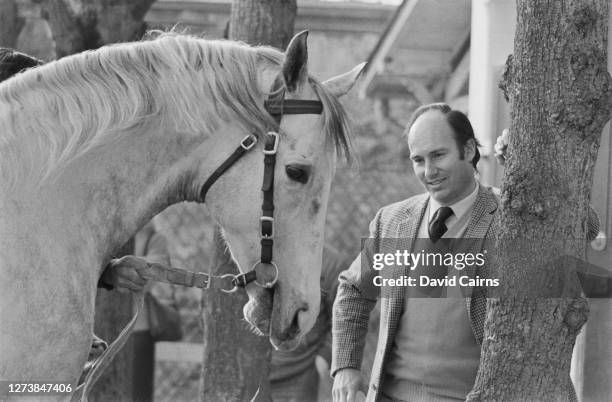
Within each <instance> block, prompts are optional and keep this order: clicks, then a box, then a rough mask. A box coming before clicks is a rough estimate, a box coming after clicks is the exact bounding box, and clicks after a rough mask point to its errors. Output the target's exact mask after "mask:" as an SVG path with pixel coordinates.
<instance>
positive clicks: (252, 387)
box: [201, 0, 297, 401]
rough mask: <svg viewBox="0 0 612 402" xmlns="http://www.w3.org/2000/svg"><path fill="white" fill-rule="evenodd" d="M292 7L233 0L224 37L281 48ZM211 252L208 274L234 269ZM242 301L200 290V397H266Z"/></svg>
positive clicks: (262, 356)
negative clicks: (202, 347) (212, 255)
mask: <svg viewBox="0 0 612 402" xmlns="http://www.w3.org/2000/svg"><path fill="white" fill-rule="evenodd" d="M296 10H297V6H296V2H295V0H234V1H233V3H232V11H231V17H230V22H229V31H228V33H229V39H233V40H241V41H243V42H246V43H248V44H251V45H271V46H275V47H277V48H280V49H285V48H286V46H287V45H288V44H289V41H290V40H291V37H292V36H293V23H294V20H295V15H296ZM218 235H219V234H218V233H216V236H218ZM216 253H217V256H216V258H215V259H216V261H217V262H216V263H214V264H213V271H214V274H216V275H222V274H225V273H236V272H237V270H238V269H237V267H236V266H235V265H234V263H233V262H232V261H231V258H230V256H229V254H228V253H227V251H226V250H225V249H224V248H221V249H218V250H216ZM245 268H248V267H245ZM247 301H248V298H247V296H246V294H245V293H244V292H243V291H238V292H236V293H234V294H231V295H228V294H225V293H222V292H220V291H218V290H208V291H205V292H204V293H203V296H202V322H203V324H204V360H203V365H202V367H203V369H202V377H201V389H202V394H201V397H202V400H203V401H213V400H218V401H222V400H250V399H252V398H254V396H255V395H257V397H256V398H254V399H255V400H257V401H270V400H271V395H270V381H269V376H270V359H271V353H272V348H271V345H270V342H269V341H268V339H267V337H258V336H256V335H254V334H253V332H251V330H250V329H249V328H248V326H247V324H246V323H245V322H244V319H243V318H242V317H243V313H242V307H243V306H244V304H246V302H247Z"/></svg>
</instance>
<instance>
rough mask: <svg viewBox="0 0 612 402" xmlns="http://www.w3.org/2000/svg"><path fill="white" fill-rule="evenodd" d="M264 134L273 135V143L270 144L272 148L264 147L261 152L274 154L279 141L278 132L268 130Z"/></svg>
mask: <svg viewBox="0 0 612 402" xmlns="http://www.w3.org/2000/svg"><path fill="white" fill-rule="evenodd" d="M266 135H268V136H271V137H274V145H273V146H272V149H266V148H265V147H264V150H263V153H264V155H276V151H278V143H279V142H280V141H279V136H278V133H276V132H274V131H268V134H266Z"/></svg>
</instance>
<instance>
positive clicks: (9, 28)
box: [0, 0, 24, 48]
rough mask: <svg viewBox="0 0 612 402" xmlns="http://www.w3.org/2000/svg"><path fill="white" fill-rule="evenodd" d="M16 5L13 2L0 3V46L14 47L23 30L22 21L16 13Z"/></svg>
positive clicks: (10, 0)
mask: <svg viewBox="0 0 612 402" xmlns="http://www.w3.org/2000/svg"><path fill="white" fill-rule="evenodd" d="M17 11H18V10H17V3H15V1H14V0H3V1H1V2H0V46H2V47H11V48H14V47H15V43H16V42H17V37H18V36H19V32H20V31H21V28H23V23H24V21H23V19H22V18H20V17H19V14H18V13H17Z"/></svg>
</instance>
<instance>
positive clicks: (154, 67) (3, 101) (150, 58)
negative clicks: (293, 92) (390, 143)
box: [0, 33, 350, 187]
mask: <svg viewBox="0 0 612 402" xmlns="http://www.w3.org/2000/svg"><path fill="white" fill-rule="evenodd" d="M282 60H283V54H282V53H281V52H279V51H277V50H275V49H272V48H269V47H249V46H247V45H244V44H240V43H237V42H232V41H211V40H204V39H201V38H196V37H192V36H187V35H179V34H174V33H165V34H161V35H159V36H158V37H157V38H155V39H154V40H148V41H142V42H135V43H125V44H116V45H111V46H105V47H102V48H100V49H98V50H95V51H88V52H84V53H80V54H76V55H73V56H69V57H65V58H62V59H60V60H58V61H56V62H52V63H49V64H47V65H44V66H42V67H38V68H35V69H32V70H29V71H27V72H25V73H22V74H19V75H17V76H15V77H14V78H11V79H9V80H7V81H5V82H3V83H2V84H0V154H2V158H0V172H1V177H2V180H0V183H3V184H8V185H9V187H12V186H14V185H15V184H16V183H17V182H20V184H23V181H24V180H26V181H30V182H32V183H33V184H40V183H41V182H43V181H44V180H46V179H48V178H49V177H53V176H57V175H58V174H59V173H61V172H62V170H63V169H65V168H66V167H67V165H68V164H69V163H70V162H71V161H73V160H74V159H75V158H78V157H80V156H83V155H84V154H86V153H87V152H90V151H92V150H94V149H96V148H97V147H102V146H105V145H109V144H112V143H113V142H116V141H117V140H119V139H121V137H122V136H123V135H126V133H129V132H130V131H132V130H133V129H136V128H142V127H143V126H144V127H147V126H148V125H151V127H153V126H158V125H159V124H160V123H162V119H163V123H164V124H166V125H167V124H170V125H171V126H174V127H175V128H176V129H177V130H181V131H185V132H193V133H201V135H209V134H210V133H211V132H213V131H214V130H215V129H216V128H217V127H218V126H219V125H220V123H221V122H222V121H234V122H236V123H238V124H240V125H241V126H243V128H244V130H245V131H246V132H252V133H261V132H265V129H266V127H270V125H271V124H272V125H273V124H274V121H273V120H272V118H271V117H270V116H269V115H268V113H267V112H266V111H265V109H264V107H263V97H264V96H265V94H262V93H261V91H260V89H259V86H258V79H259V76H258V74H259V71H260V69H261V67H262V66H264V67H265V66H266V65H267V66H270V67H274V66H278V65H280V64H281V63H282ZM262 63H263V64H262ZM314 87H315V91H316V92H317V94H318V95H319V97H320V98H321V100H322V102H323V104H324V110H325V112H324V117H323V120H324V129H325V131H326V132H327V133H328V135H330V138H334V140H335V144H336V147H337V149H338V150H343V151H344V153H345V155H346V156H347V158H349V155H350V151H349V149H350V148H349V140H348V138H349V137H348V135H349V134H348V133H349V131H348V124H347V119H346V115H345V114H344V112H343V109H342V107H341V106H340V105H339V103H338V101H337V100H336V99H335V98H334V97H333V96H330V95H329V94H328V93H327V92H326V90H325V89H324V88H323V87H322V86H321V85H320V84H318V83H316V82H315V83H314ZM206 99H209V100H214V102H212V103H210V104H208V105H207V106H204V105H203V104H202V102H203V100H206ZM24 166H25V167H26V169H24Z"/></svg>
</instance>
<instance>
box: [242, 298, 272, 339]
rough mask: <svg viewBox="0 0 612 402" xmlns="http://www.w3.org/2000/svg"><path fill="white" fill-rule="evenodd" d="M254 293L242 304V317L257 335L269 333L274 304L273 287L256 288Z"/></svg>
mask: <svg viewBox="0 0 612 402" xmlns="http://www.w3.org/2000/svg"><path fill="white" fill-rule="evenodd" d="M253 293H254V295H253V296H251V297H249V302H248V303H247V304H245V305H244V309H243V312H244V318H245V319H246V321H247V322H248V323H249V324H250V325H251V329H252V330H253V332H255V333H256V334H257V335H259V336H268V335H269V334H270V325H271V322H272V308H273V306H274V289H273V288H272V289H265V288H259V287H258V288H256V289H255V290H253Z"/></svg>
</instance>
